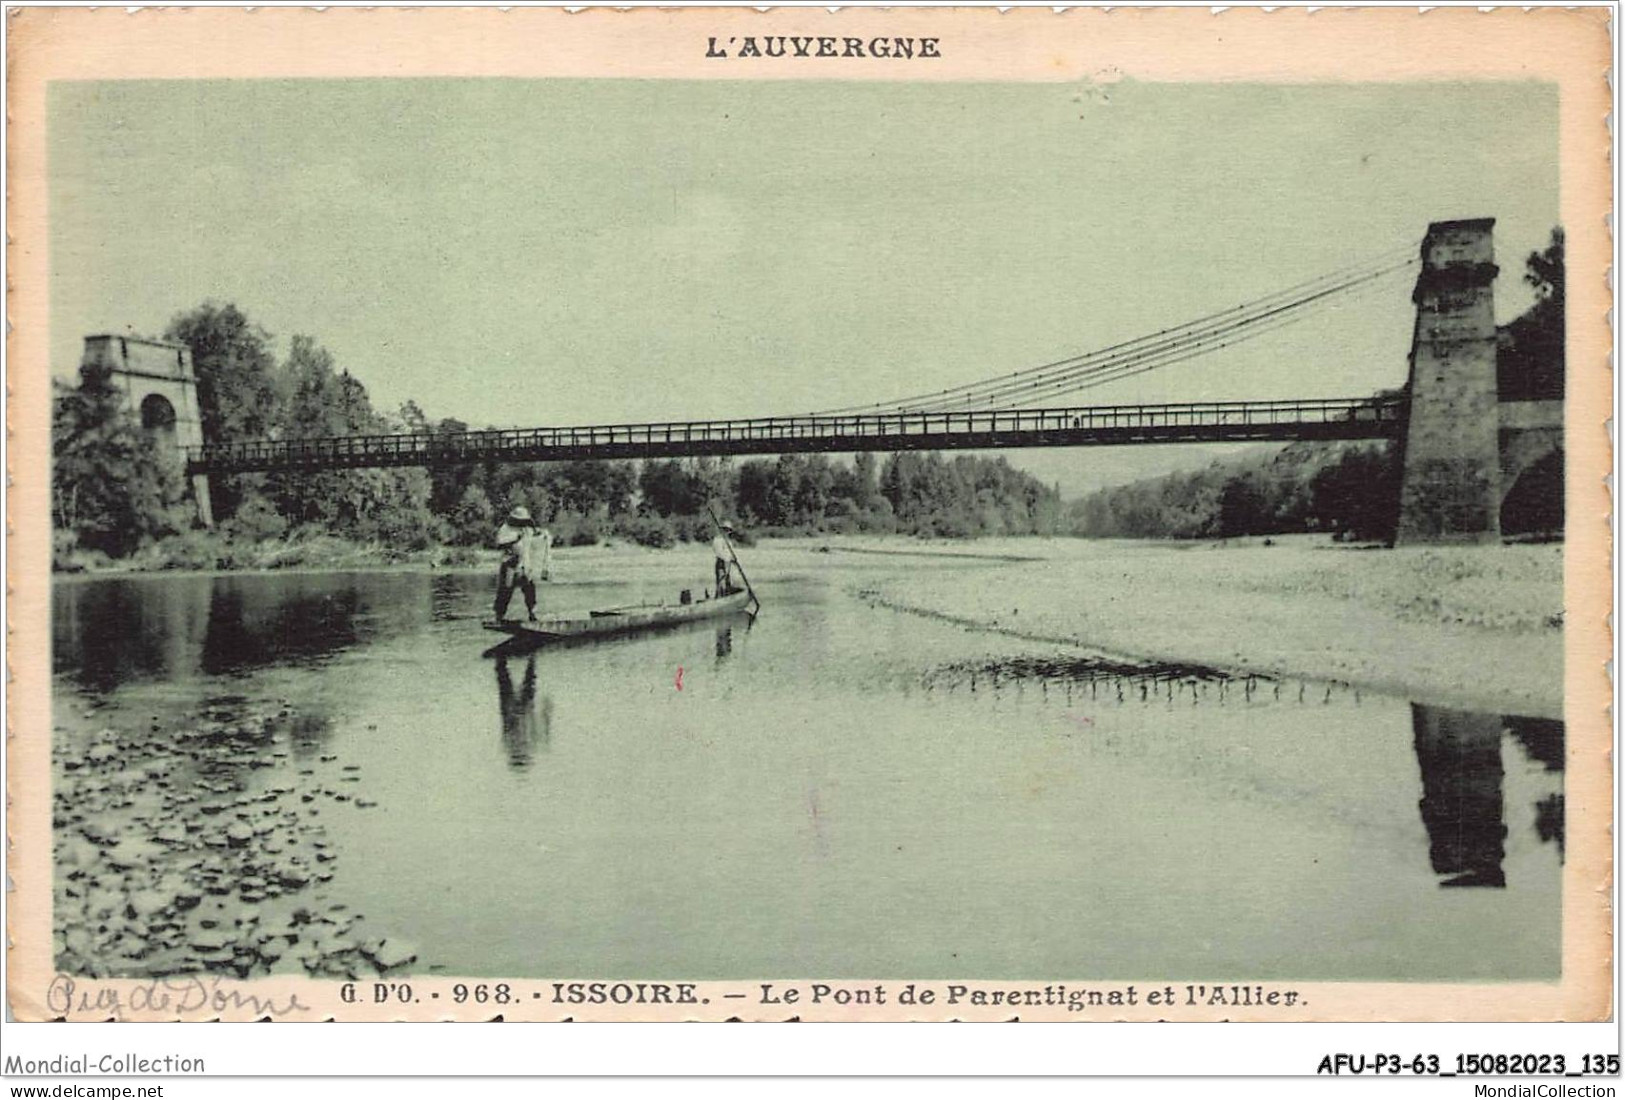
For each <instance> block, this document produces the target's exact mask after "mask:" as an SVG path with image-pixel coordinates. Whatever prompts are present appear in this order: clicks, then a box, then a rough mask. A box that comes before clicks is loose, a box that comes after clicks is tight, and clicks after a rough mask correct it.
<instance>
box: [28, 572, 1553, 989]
mask: <svg viewBox="0 0 1625 1100" xmlns="http://www.w3.org/2000/svg"><path fill="white" fill-rule="evenodd" d="M683 564H686V565H689V566H692V565H694V563H693V562H685V563H683ZM700 566H701V568H697V569H695V568H690V569H688V570H686V571H684V570H682V569H680V568H677V567H676V564H675V563H673V562H670V561H666V560H664V559H662V560H660V561H655V562H643V561H641V560H640V561H638V562H637V563H635V564H633V565H629V566H627V567H626V568H625V570H624V572H623V573H622V575H621V577H620V578H618V579H617V580H616V581H615V582H613V583H610V582H598V583H594V584H576V585H571V584H556V585H552V586H548V587H546V588H544V590H543V595H544V599H545V600H547V601H550V605H551V606H552V607H555V608H558V609H560V610H582V609H586V608H589V607H594V606H608V605H612V604H615V603H620V602H629V601H632V600H637V599H640V598H646V597H649V596H655V595H658V594H661V593H665V592H667V591H674V590H675V589H676V588H677V587H679V586H680V584H682V583H687V582H688V581H690V580H692V579H693V578H690V577H688V576H687V574H688V573H693V574H694V575H695V577H698V576H699V575H700V574H702V573H703V572H705V569H704V567H705V566H708V563H707V562H701V563H700ZM751 568H752V579H753V580H755V581H756V583H757V587H758V588H759V589H760V590H761V591H762V595H763V599H764V601H765V603H766V605H767V606H766V608H765V610H764V613H763V614H762V616H761V617H760V618H759V619H758V620H757V621H756V622H755V623H754V625H751V624H749V623H748V621H746V620H736V621H731V622H726V623H708V624H698V625H696V626H694V627H690V628H687V629H683V630H679V631H677V632H673V633H666V634H659V635H653V636H648V635H643V636H638V637H635V638H629V639H622V640H616V641H608V642H601V643H597V644H589V645H576V646H571V647H566V648H557V649H544V650H540V651H534V652H532V653H530V654H528V655H527V654H516V655H509V656H506V657H503V656H493V655H488V654H487V652H486V651H487V650H488V649H489V647H490V646H491V644H492V642H493V641H494V640H496V639H497V637H498V636H497V635H494V634H490V633H488V632H485V631H482V630H481V629H480V628H479V619H480V618H481V617H482V616H483V615H484V614H486V613H487V610H488V604H489V600H490V593H491V587H492V582H491V579H490V578H489V577H487V576H482V575H474V574H421V573H374V574H322V575H318V574H306V575H255V576H223V577H195V576H188V577H168V578H166V577H154V578H138V579H117V580H90V581H77V580H69V581H63V582H60V583H58V584H57V586H56V589H55V593H54V595H55V602H54V608H55V622H54V645H55V667H56V670H57V680H56V698H57V708H56V709H57V718H56V722H57V727H58V729H57V733H56V737H57V738H58V744H57V749H58V756H59V758H68V757H71V756H72V754H73V752H74V750H75V745H76V744H78V743H79V741H80V739H83V738H88V737H91V736H93V733H92V731H97V730H103V729H106V728H108V727H112V728H114V729H118V728H126V727H127V728H132V729H133V728H136V727H140V728H142V729H146V728H148V726H147V724H148V723H149V722H150V723H153V728H158V726H159V725H162V724H184V723H185V722H187V721H188V720H189V719H190V718H192V717H194V716H196V715H198V714H199V713H201V712H203V711H204V710H205V709H206V708H208V707H218V706H220V705H222V701H227V702H228V703H234V702H242V701H245V700H246V701H249V702H259V701H273V702H274V701H285V702H286V703H287V704H289V705H290V706H291V708H292V710H293V712H294V714H295V715H297V718H296V722H295V728H294V730H293V732H292V734H291V735H290V736H291V744H292V750H293V751H292V752H291V753H289V754H288V755H287V757H286V759H283V760H279V762H278V763H277V764H276V765H275V766H274V767H269V768H266V769H264V770H263V771H261V772H258V773H256V774H255V777H254V779H253V782H255V783H260V784H266V785H270V784H275V783H277V782H278V781H279V779H285V778H286V776H287V774H291V773H292V772H293V771H294V769H305V770H313V771H315V772H316V773H317V775H318V777H319V776H320V775H321V774H323V773H322V771H321V769H339V768H349V769H351V770H350V771H349V772H347V773H346V774H347V775H349V776H351V777H352V778H353V779H354V782H353V784H352V786H353V791H354V794H355V796H356V801H352V802H347V803H343V804H327V805H325V806H324V807H323V808H322V810H321V814H322V822H323V825H324V826H325V828H326V831H327V832H326V835H327V836H328V837H329V838H330V840H331V843H332V844H333V846H334V848H335V850H336V851H337V852H338V854H339V858H338V859H337V860H336V862H335V863H334V865H333V866H334V868H335V878H334V879H333V881H332V882H331V883H329V884H328V889H329V892H330V894H331V895H332V896H334V897H339V898H343V899H344V900H345V902H346V903H347V904H348V905H350V906H351V907H352V909H353V910H354V911H357V912H360V913H362V914H364V915H365V920H366V922H367V924H368V925H369V926H370V927H373V928H376V929H387V930H391V931H392V932H394V933H395V934H398V935H401V936H406V937H410V938H411V939H413V940H415V941H416V942H417V943H418V944H419V945H420V948H421V954H420V961H419V964H418V968H419V969H420V970H428V971H434V972H443V973H455V974H468V975H480V974H489V975H506V976H515V977H523V976H544V975H545V976H592V977H605V978H611V977H671V978H691V979H705V978H727V977H737V976H740V975H786V976H798V975H800V976H805V975H816V976H821V977H831V978H839V977H854V978H856V977H871V978H873V977H878V978H889V977H897V976H922V975H923V976H931V975H937V976H965V977H985V978H1011V979H1047V978H1058V977H1060V978H1092V979H1112V978H1129V977H1146V976H1148V975H1150V976H1155V975H1166V976H1170V977H1192V978H1200V977H1211V978H1216V979H1225V978H1232V977H1236V978H1240V977H1246V978H1259V979H1268V978H1278V979H1373V980H1380V979H1412V980H1418V979H1466V980H1471V979H1529V978H1553V977H1555V976H1556V975H1557V973H1558V968H1559V953H1560V943H1559V925H1560V916H1561V905H1560V894H1559V886H1560V876H1561V860H1562V789H1563V787H1562V773H1561V770H1560V769H1561V766H1562V759H1563V754H1562V726H1561V724H1560V723H1555V722H1545V721H1538V720H1531V719H1519V718H1517V717H1515V716H1501V715H1485V714H1473V713H1466V712H1460V711H1444V710H1438V709H1434V708H1428V707H1421V706H1416V705H1413V704H1412V703H1411V702H1410V701H1408V700H1404V699H1396V698H1389V697H1384V696H1380V695H1375V694H1371V693H1357V692H1355V691H1354V690H1353V689H1351V688H1348V687H1345V686H1338V685H1327V684H1324V683H1312V682H1309V683H1299V682H1297V681H1284V682H1280V683H1276V682H1272V681H1266V680H1257V681H1244V680H1224V679H1222V678H1218V677H1212V676H1207V675H1203V674H1201V673H1200V672H1196V671H1191V670H1175V669H1157V668H1134V667H1125V666H1122V665H1119V664H1113V663H1110V662H1103V661H1099V660H1094V659H1091V658H1089V657H1088V655H1086V654H1084V653H1082V652H1081V651H1077V650H1067V649H1062V648H1058V647H1056V646H1052V645H1040V644H1036V643H1027V642H1023V641H1019V640H1015V639H1011V638H1007V637H1002V636H996V635H990V634H986V633H979V632H975V631H970V630H964V629H960V628H958V627H955V626H951V625H947V624H943V623H939V622H935V621H932V620H928V619H925V618H921V617H917V616H910V615H905V614H900V613H897V612H893V611H889V610H884V609H879V608H876V607H873V606H871V605H869V604H868V603H866V602H864V601H863V600H862V599H861V598H860V597H859V596H858V595H857V594H856V593H857V592H858V591H859V590H860V589H861V588H862V586H863V583H864V581H865V579H866V578H872V577H876V576H880V575H882V574H883V573H884V572H885V571H886V570H888V569H898V568H906V569H919V568H933V569H943V568H951V569H958V570H962V571H963V572H964V573H965V583H966V584H968V585H969V584H985V583H993V578H994V576H995V574H994V573H992V572H989V571H988V569H987V567H986V566H985V565H979V564H975V563H967V562H953V561H932V560H930V559H923V558H922V559H900V560H896V561H883V560H873V559H868V558H865V559H862V560H858V559H856V558H855V557H854V556H847V555H831V556H830V557H829V559H828V563H827V564H826V565H821V566H820V567H818V568H816V569H809V568H805V567H800V566H796V567H792V566H790V565H783V566H781V567H780V568H777V569H775V568H774V556H773V555H771V554H761V555H758V556H757V560H754V561H753V563H752V565H751ZM696 587H697V586H696ZM679 677H680V684H681V686H680V687H679ZM356 766H359V770H358V771H357V770H355V769H356ZM335 774H336V772H335ZM363 803H365V807H366V808H361V807H362V804H363Z"/></svg>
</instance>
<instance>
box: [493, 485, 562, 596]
mask: <svg viewBox="0 0 1625 1100" xmlns="http://www.w3.org/2000/svg"><path fill="white" fill-rule="evenodd" d="M497 549H499V550H501V551H502V568H501V570H500V571H499V572H498V573H497V604H496V613H497V621H499V622H500V621H501V620H502V618H503V616H505V615H506V614H507V613H508V601H509V600H511V599H513V590H514V589H515V588H518V589H519V590H520V592H522V593H524V596H525V611H526V613H527V614H528V615H529V617H530V621H531V622H535V621H536V582H537V581H538V580H544V581H545V580H547V579H548V577H549V575H550V573H551V566H552V561H551V558H552V554H553V536H552V535H551V534H549V533H548V531H547V529H546V528H541V529H538V528H537V526H536V521H535V520H533V519H531V518H530V510H529V509H528V508H526V507H525V506H524V505H522V504H521V505H516V506H515V507H514V509H513V510H512V511H511V512H509V513H508V518H507V519H506V520H504V521H503V524H502V526H501V527H498V528H497Z"/></svg>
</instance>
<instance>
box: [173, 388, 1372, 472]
mask: <svg viewBox="0 0 1625 1100" xmlns="http://www.w3.org/2000/svg"><path fill="white" fill-rule="evenodd" d="M1401 412H1402V400H1401V399H1399V398H1328V399H1306V400H1291V401H1212V402H1195V403H1180V404H1158V405H1087V406H1079V407H1071V408H1049V409H1010V410H999V411H979V410H966V411H964V412H952V411H949V412H901V413H860V414H854V415H847V416H789V417H754V418H750V419H742V420H711V421H663V422H651V423H643V424H603V425H582V426H574V427H557V428H509V429H492V430H484V431H466V432H452V433H437V432H406V433H398V434H388V435H351V436H329V437H323V438H318V439H266V440H251V441H245V442H239V443H224V444H221V443H212V444H204V445H202V446H196V447H188V448H186V456H187V461H188V465H190V466H191V467H193V468H194V469H232V468H239V469H241V468H264V467H266V466H278V467H282V466H286V467H304V466H314V467H321V466H355V465H372V464H378V465H410V464H414V463H416V462H419V461H421V462H424V463H440V462H479V461H485V460H490V461H498V460H500V459H502V458H503V457H505V456H510V455H517V456H525V457H535V456H537V455H543V454H546V453H547V452H550V451H559V452H570V451H575V452H579V451H581V450H583V449H613V448H617V447H620V448H629V449H652V450H657V451H658V450H659V449H661V448H672V449H679V448H682V447H692V446H693V445H694V444H716V443H729V444H736V443H751V444H770V443H773V442H799V441H808V440H819V439H827V440H831V441H853V442H856V441H862V440H865V439H874V440H908V439H910V438H914V437H931V438H939V439H943V440H944V441H948V442H951V441H952V440H955V439H975V440H981V439H987V440H989V441H990V443H991V444H992V445H994V446H997V445H999V444H1000V443H1001V442H1005V441H1009V440H1013V439H1018V438H1020V437H1033V436H1039V437H1042V436H1050V435H1053V436H1056V437H1058V439H1057V441H1064V438H1065V437H1077V436H1080V435H1085V434H1088V433H1097V434H1098V433H1123V432H1129V433H1132V432H1137V431H1147V432H1153V433H1158V434H1167V433H1168V432H1169V431H1170V430H1177V429H1181V428H1188V429H1193V430H1195V429H1202V428H1211V429H1228V428H1241V429H1246V428H1250V427H1259V428H1263V427H1268V426H1272V425H1315V424H1325V425H1332V424H1350V423H1361V422H1367V423H1371V424H1381V423H1391V422H1395V421H1397V420H1398V419H1399V417H1400V415H1401Z"/></svg>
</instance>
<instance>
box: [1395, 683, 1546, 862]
mask: <svg viewBox="0 0 1625 1100" xmlns="http://www.w3.org/2000/svg"><path fill="white" fill-rule="evenodd" d="M1411 728H1412V730H1413V732H1414V734H1415V740H1416V760H1417V763H1418V764H1419V765H1420V766H1421V769H1422V801H1421V803H1420V806H1421V810H1422V823H1423V825H1425V826H1426V827H1427V833H1428V856H1429V859H1430V860H1431V862H1432V864H1433V870H1434V873H1436V874H1438V875H1442V876H1445V877H1443V878H1442V879H1441V881H1440V883H1439V885H1441V886H1490V887H1504V886H1505V885H1506V874H1505V872H1504V870H1503V869H1502V860H1503V859H1504V858H1505V856H1506V837H1507V825H1506V821H1505V814H1506V813H1507V812H1508V810H1507V807H1506V806H1505V804H1504V799H1503V797H1502V785H1503V780H1504V779H1505V776H1506V767H1505V765H1504V764H1503V762H1502V758H1501V753H1502V742H1503V741H1504V740H1505V739H1506V735H1507V734H1511V736H1512V738H1513V739H1515V740H1517V741H1518V742H1519V744H1520V745H1521V746H1522V748H1523V751H1524V752H1525V753H1526V754H1527V755H1528V756H1529V757H1530V758H1531V759H1532V760H1534V761H1536V762H1538V763H1540V764H1542V765H1543V766H1544V767H1545V769H1546V770H1547V771H1551V772H1555V771H1561V770H1562V768H1563V723H1562V722H1557V721H1553V720H1550V719H1543V718H1522V717H1517V716H1511V715H1498V714H1485V713H1482V712H1478V711H1461V710H1449V709H1446V708H1444V707H1433V706H1426V705H1423V704H1421V703H1413V704H1411ZM1528 812H1529V814H1530V816H1531V818H1532V823H1533V826H1534V829H1535V831H1536V833H1537V835H1538V836H1539V837H1540V839H1541V840H1542V841H1544V842H1550V841H1556V843H1557V846H1558V853H1559V856H1560V857H1561V854H1562V851H1563V796H1562V794H1560V793H1557V794H1551V795H1548V796H1547V797H1545V798H1543V799H1541V800H1540V801H1539V802H1536V803H1535V804H1534V805H1533V806H1532V807H1530V809H1529V811H1528ZM1511 813H1513V814H1515V815H1517V816H1520V817H1521V816H1522V814H1523V810H1522V808H1521V807H1514V808H1512V809H1511Z"/></svg>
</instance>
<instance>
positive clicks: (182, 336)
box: [164, 302, 276, 519]
mask: <svg viewBox="0 0 1625 1100" xmlns="http://www.w3.org/2000/svg"><path fill="white" fill-rule="evenodd" d="M164 338H165V339H166V340H174V341H178V342H180V343H183V344H185V345H186V346H187V347H189V348H191V350H192V369H193V370H194V372H195V373H196V375H197V396H198V412H199V414H200V416H201V417H202V421H203V424H202V427H203V438H204V439H206V440H208V441H210V442H223V441H229V440H238V439H260V438H264V437H265V436H266V435H268V434H269V431H270V428H271V426H272V424H273V423H274V420H275V411H276V384H275V371H276V358H275V356H273V355H272V353H271V337H270V335H269V334H268V333H267V332H266V331H265V330H264V329H262V328H260V327H259V326H258V325H255V324H253V323H251V322H250V321H249V320H248V318H247V317H246V316H245V315H244V314H243V312H242V311H241V310H239V309H238V308H237V307H236V306H235V305H231V304H229V303H228V304H226V305H221V304H219V303H217V302H205V303H203V304H202V305H201V306H198V307H197V308H196V309H194V310H191V311H189V312H187V313H181V314H177V315H176V316H175V317H174V319H173V320H171V321H170V322H169V327H168V328H167V329H165V330H164ZM261 480H262V479H261V478H260V477H259V476H258V475H252V474H250V475H237V476H222V477H215V478H211V479H210V481H211V483H212V487H213V497H214V514H215V515H216V516H218V517H220V518H222V519H227V518H230V517H231V516H232V515H233V514H234V513H235V512H236V511H237V509H238V507H239V506H240V505H241V504H242V502H243V500H244V499H245V498H247V497H249V496H251V495H253V494H254V493H255V492H256V491H257V487H258V485H259V483H260V481H261Z"/></svg>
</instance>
